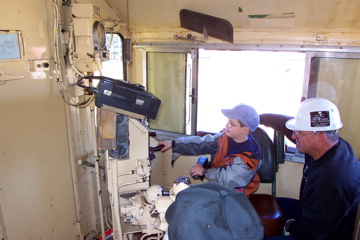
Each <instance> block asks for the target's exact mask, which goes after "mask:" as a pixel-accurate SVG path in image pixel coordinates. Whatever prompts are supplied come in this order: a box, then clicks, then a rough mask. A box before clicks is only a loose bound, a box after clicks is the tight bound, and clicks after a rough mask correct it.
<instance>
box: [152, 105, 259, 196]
mask: <svg viewBox="0 0 360 240" xmlns="http://www.w3.org/2000/svg"><path fill="white" fill-rule="evenodd" d="M221 111H222V113H223V114H224V115H225V117H227V118H228V121H227V123H226V127H225V128H224V129H223V131H222V132H220V133H218V134H216V135H210V134H208V135H205V136H204V137H199V136H190V137H180V138H177V139H176V140H174V141H172V142H171V141H163V142H159V145H160V144H163V145H164V147H163V148H162V149H161V151H162V152H164V151H166V150H167V149H169V148H171V147H172V151H173V160H174V159H176V158H177V157H178V156H180V155H201V154H212V155H213V159H212V161H211V165H210V168H209V169H205V168H204V167H203V166H202V165H201V164H195V165H194V166H193V167H191V169H190V174H191V176H195V175H196V176H204V177H205V178H206V179H207V180H209V181H210V182H215V183H220V184H222V185H225V186H227V187H231V188H235V189H237V190H238V191H244V192H245V194H246V195H247V196H248V195H250V194H251V193H253V192H255V191H256V190H257V189H258V188H259V185H260V178H259V176H258V174H257V171H258V170H259V169H260V167H261V164H262V160H260V153H261V149H260V146H259V144H258V143H257V142H256V141H255V139H254V138H253V137H252V136H251V135H250V134H249V133H250V132H253V131H255V129H256V128H257V127H258V125H259V115H258V113H257V112H256V110H255V109H254V108H253V107H251V106H249V105H246V104H243V103H242V104H238V105H236V106H235V107H234V108H231V109H222V110H221Z"/></svg>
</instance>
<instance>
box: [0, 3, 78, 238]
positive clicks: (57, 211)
mask: <svg viewBox="0 0 360 240" xmlns="http://www.w3.org/2000/svg"><path fill="white" fill-rule="evenodd" d="M2 4H3V7H1V8H0V21H1V29H4V30H20V31H21V32H22V35H23V42H24V58H23V59H22V60H19V61H1V60H0V68H2V73H3V74H6V75H22V76H24V79H22V80H14V81H8V82H6V83H5V84H1V85H0V112H1V114H0V123H1V124H0V134H1V138H0V152H1V157H0V166H1V167H0V204H1V209H2V212H0V213H2V214H3V216H1V218H2V219H3V224H4V229H5V233H3V234H4V235H5V236H7V237H8V239H75V236H76V232H75V228H74V223H75V222H76V211H75V205H74V196H73V188H72V180H71V165H70V162H69V150H68V139H67V130H66V113H65V108H64V102H63V100H62V98H61V97H60V95H59V92H58V89H57V85H56V81H55V79H54V77H53V75H52V72H51V71H47V72H46V73H45V74H34V73H31V72H30V71H29V68H28V63H29V62H31V60H34V59H47V60H48V61H49V63H50V65H51V67H50V69H53V65H52V62H53V61H51V60H50V59H52V58H53V55H52V54H51V49H52V44H51V42H52V37H51V36H52V18H53V9H52V4H51V1H45V0H31V1H29V0H20V1H6V2H5V1H3V2H2ZM5 6H6V7H5Z"/></svg>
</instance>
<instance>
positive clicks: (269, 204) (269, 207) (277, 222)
mask: <svg viewBox="0 0 360 240" xmlns="http://www.w3.org/2000/svg"><path fill="white" fill-rule="evenodd" d="M249 200H250V202H251V203H252V205H253V206H254V208H255V210H256V212H257V213H258V215H259V217H260V220H261V222H262V224H263V226H264V237H270V236H280V235H282V232H283V226H284V220H283V218H282V212H281V209H280V207H279V205H278V203H277V201H276V199H275V198H274V197H273V196H271V195H269V194H260V193H256V194H252V195H250V197H249Z"/></svg>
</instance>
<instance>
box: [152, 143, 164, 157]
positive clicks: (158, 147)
mask: <svg viewBox="0 0 360 240" xmlns="http://www.w3.org/2000/svg"><path fill="white" fill-rule="evenodd" d="M163 147H164V145H163V144H160V145H159V146H156V147H150V148H149V156H150V161H151V160H153V159H154V158H155V154H154V152H157V151H160V150H161V149H162V148H163Z"/></svg>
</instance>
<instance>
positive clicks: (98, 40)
mask: <svg viewBox="0 0 360 240" xmlns="http://www.w3.org/2000/svg"><path fill="white" fill-rule="evenodd" d="M93 41H94V50H104V49H105V48H106V32H105V27H104V24H103V23H102V22H100V21H96V22H94V25H93Z"/></svg>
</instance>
